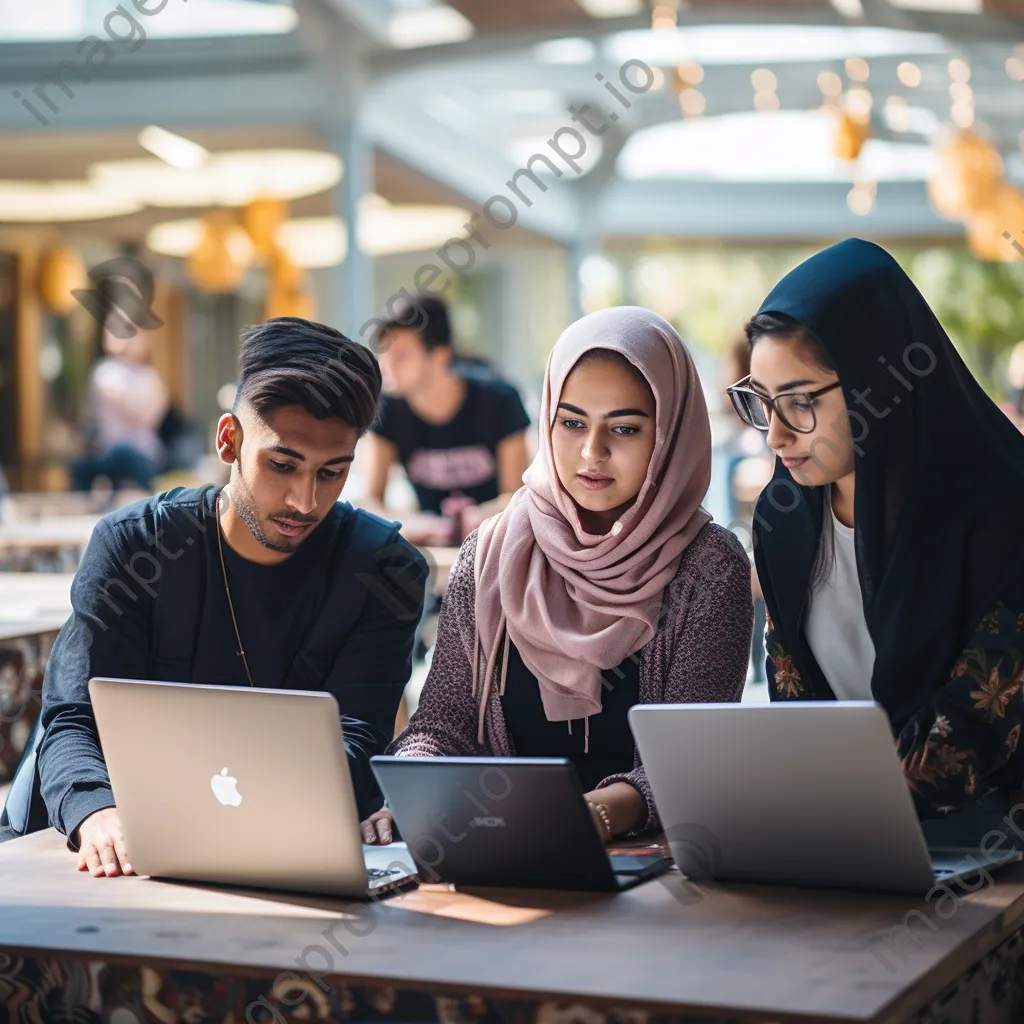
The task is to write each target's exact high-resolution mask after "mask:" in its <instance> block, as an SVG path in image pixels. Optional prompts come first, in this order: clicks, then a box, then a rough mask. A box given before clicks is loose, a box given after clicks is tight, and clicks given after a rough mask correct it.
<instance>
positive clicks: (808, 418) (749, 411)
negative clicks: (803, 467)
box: [726, 377, 839, 434]
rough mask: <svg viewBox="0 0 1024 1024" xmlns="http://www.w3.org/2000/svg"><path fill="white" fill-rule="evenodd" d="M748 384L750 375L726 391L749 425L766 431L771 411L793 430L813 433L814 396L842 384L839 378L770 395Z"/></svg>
mask: <svg viewBox="0 0 1024 1024" xmlns="http://www.w3.org/2000/svg"><path fill="white" fill-rule="evenodd" d="M749 383H750V377H744V378H743V380H740V381H737V382H736V383H735V384H733V386H732V387H731V388H726V393H727V394H728V396H729V398H730V399H731V400H732V407H733V408H734V409H735V410H736V415H737V416H739V418H740V419H741V420H743V422H744V423H746V424H747V425H748V426H751V427H754V428H755V429H756V430H761V431H763V432H764V433H767V432H768V428H769V427H770V426H771V414H772V413H775V415H776V416H778V417H779V419H780V420H782V422H783V423H784V424H785V425H786V426H787V427H788V428H789V429H790V430H792V431H793V432H794V433H797V434H812V433H814V429H815V427H817V425H818V419H817V416H815V413H814V402H815V399H817V398H820V397H821V396H822V395H825V394H828V392H829V391H834V390H835V389H836V388H837V387H839V381H836V382H835V383H834V384H829V385H828V387H824V388H819V389H818V390H817V391H792V392H789V393H788V394H784V395H776V396H775V397H774V398H769V397H768V396H767V395H762V394H761V393H760V392H759V391H755V390H754V389H753V388H751V387H748V385H749Z"/></svg>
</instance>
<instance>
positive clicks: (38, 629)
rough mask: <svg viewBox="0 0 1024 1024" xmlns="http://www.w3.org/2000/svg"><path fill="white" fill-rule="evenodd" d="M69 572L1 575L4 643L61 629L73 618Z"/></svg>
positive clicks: (0, 628)
mask: <svg viewBox="0 0 1024 1024" xmlns="http://www.w3.org/2000/svg"><path fill="white" fill-rule="evenodd" d="M73 579H74V576H73V575H71V574H69V573H48V572H39V573H35V572H0V640H14V639H17V638H20V637H25V636H35V635H37V634H39V633H51V632H55V631H56V630H58V629H60V627H61V626H63V625H64V623H65V622H66V621H67V619H68V617H69V616H70V615H71V581H72V580H73Z"/></svg>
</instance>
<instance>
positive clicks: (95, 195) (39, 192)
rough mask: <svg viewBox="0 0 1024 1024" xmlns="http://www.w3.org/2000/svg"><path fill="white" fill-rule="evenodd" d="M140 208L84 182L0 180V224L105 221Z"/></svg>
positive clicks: (130, 198) (131, 199) (132, 200)
mask: <svg viewBox="0 0 1024 1024" xmlns="http://www.w3.org/2000/svg"><path fill="white" fill-rule="evenodd" d="M141 209H142V203H140V202H138V201H137V200H136V199H135V198H134V197H133V196H129V195H120V196H119V195H117V194H116V193H107V192H104V191H100V190H98V189H96V188H93V187H92V186H91V185H89V184H88V183H86V182H84V181H51V182H37V181H0V222H3V221H7V222H9V223H23V224H45V223H54V222H58V221H76V220H104V219H106V218H108V217H122V216H124V215H125V214H127V213H135V212H137V211H138V210H141Z"/></svg>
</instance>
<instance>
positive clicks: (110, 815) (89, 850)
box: [78, 807, 134, 878]
mask: <svg viewBox="0 0 1024 1024" xmlns="http://www.w3.org/2000/svg"><path fill="white" fill-rule="evenodd" d="M78 845H79V851H78V870H79V871H88V872H89V873H90V874H91V875H92V876H93V878H116V877H117V876H118V875H121V874H124V875H131V874H134V872H133V871H132V865H131V862H130V861H129V860H128V850H127V848H126V847H125V845H124V833H123V832H122V831H121V816H120V815H119V814H118V813H117V808H116V807H104V808H103V810H101V811H94V812H93V813H92V814H90V815H89V817H88V818H86V819H85V821H83V822H82V824H81V825H79V826H78Z"/></svg>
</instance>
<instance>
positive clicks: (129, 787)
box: [89, 679, 416, 897]
mask: <svg viewBox="0 0 1024 1024" xmlns="http://www.w3.org/2000/svg"><path fill="white" fill-rule="evenodd" d="M89 694H90V696H91V697H92V705H93V709H94V712H95V715H96V724H97V727H98V729H99V735H100V743H101V744H102V747H103V755H104V758H105V760H106V762H107V768H108V770H109V772H110V781H111V784H112V786H113V790H114V799H115V801H116V802H117V809H118V811H119V813H120V817H121V824H122V826H123V828H124V833H125V841H126V844H127V847H128V855H129V857H130V858H131V864H132V868H133V870H134V871H135V872H136V873H138V874H143V875H152V876H156V877H163V878H180V879H188V880H191V881H197V882H213V883H218V884H222V885H231V886H239V885H241V886H259V887H261V888H271V889H289V890H295V891H300V892H316V893H326V894H334V895H343V896H354V897H359V896H365V895H370V894H374V893H377V892H379V891H380V890H384V889H389V888H393V887H395V886H397V885H400V884H404V883H407V882H409V881H411V880H412V878H413V877H414V875H415V870H416V869H415V866H414V864H413V862H412V859H411V858H410V857H409V855H408V852H407V850H406V849H405V848H404V846H402V845H401V844H395V845H393V846H389V847H364V846H363V844H362V840H361V836H360V831H359V815H358V812H357V809H356V800H355V794H354V792H353V789H352V781H351V777H350V775H349V770H348V757H347V756H346V754H345V747H344V744H343V742H342V734H341V720H340V716H339V713H338V704H337V701H336V700H335V699H334V697H333V696H331V695H330V694H328V693H306V692H301V691H296V690H258V689H249V688H248V687H246V688H244V689H243V688H241V687H232V686H200V685H196V684H191V683H160V682H140V681H137V680H127V679H91V680H90V681H89Z"/></svg>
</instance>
